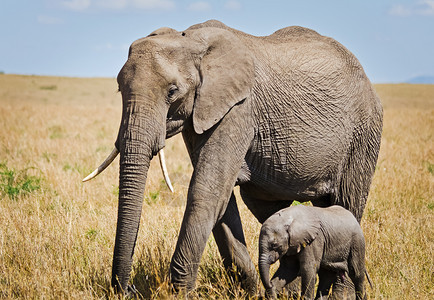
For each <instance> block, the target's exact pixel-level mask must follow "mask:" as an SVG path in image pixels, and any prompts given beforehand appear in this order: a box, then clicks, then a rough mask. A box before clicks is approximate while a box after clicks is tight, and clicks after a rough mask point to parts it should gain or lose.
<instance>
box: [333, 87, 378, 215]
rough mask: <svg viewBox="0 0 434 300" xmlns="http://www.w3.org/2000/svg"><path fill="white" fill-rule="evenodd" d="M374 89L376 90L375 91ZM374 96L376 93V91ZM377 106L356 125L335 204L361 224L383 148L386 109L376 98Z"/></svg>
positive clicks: (374, 98) (338, 185) (342, 170)
mask: <svg viewBox="0 0 434 300" xmlns="http://www.w3.org/2000/svg"><path fill="white" fill-rule="evenodd" d="M372 92H373V91H372ZM373 93H374V95H375V92H373ZM373 100H374V101H373V102H374V103H373V104H374V108H372V109H371V111H370V114H369V115H368V116H365V118H361V120H360V121H359V122H358V125H357V126H356V127H355V128H354V131H353V136H352V140H351V143H350V146H349V148H348V152H347V156H346V160H345V161H344V163H343V165H342V169H341V178H340V181H338V184H337V188H336V190H337V191H336V194H335V198H334V199H332V202H334V203H333V204H337V205H340V206H343V207H345V208H346V209H348V210H349V211H351V212H352V213H353V215H354V216H355V217H356V219H357V221H358V222H359V223H360V220H361V219H362V215H363V211H364V209H365V205H366V201H367V198H368V193H369V188H370V185H371V181H372V177H373V175H374V171H375V166H376V164H377V158H378V153H379V150H380V142H381V131H382V123H383V110H382V107H381V104H380V100H379V99H378V97H377V96H376V95H375V97H373Z"/></svg>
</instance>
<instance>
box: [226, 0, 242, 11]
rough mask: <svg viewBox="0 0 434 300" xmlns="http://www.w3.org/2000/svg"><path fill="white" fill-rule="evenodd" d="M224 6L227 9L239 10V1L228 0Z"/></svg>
mask: <svg viewBox="0 0 434 300" xmlns="http://www.w3.org/2000/svg"><path fill="white" fill-rule="evenodd" d="M225 8H226V9H227V10H239V9H240V8H241V3H240V2H238V1H236V0H229V1H227V2H226V3H225Z"/></svg>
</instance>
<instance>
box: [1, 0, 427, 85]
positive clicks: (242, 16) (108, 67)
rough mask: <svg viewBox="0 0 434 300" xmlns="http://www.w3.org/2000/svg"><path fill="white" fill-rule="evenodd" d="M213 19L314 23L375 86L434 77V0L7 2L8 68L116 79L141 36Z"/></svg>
mask: <svg viewBox="0 0 434 300" xmlns="http://www.w3.org/2000/svg"><path fill="white" fill-rule="evenodd" d="M208 19H218V20H220V21H222V22H224V23H226V24H227V25H229V26H231V27H234V28H237V29H240V30H243V31H245V32H247V33H250V34H254V35H268V34H271V33H273V32H274V31H276V30H277V29H280V28H282V27H286V26H291V25H299V26H305V27H309V28H311V29H314V30H316V31H318V32H319V33H320V34H323V35H327V36H331V37H333V38H335V39H336V40H338V41H339V42H341V43H342V44H343V45H344V46H346V47H347V48H348V49H350V50H351V51H352V52H353V53H354V54H355V55H356V56H357V57H358V58H359V60H360V61H361V63H362V65H363V67H364V68H365V71H366V73H367V74H368V76H369V78H370V79H371V81H373V82H374V83H383V82H403V81H406V80H408V79H410V78H412V77H416V76H422V75H425V76H426V75H430V76H434V57H433V56H434V0H394V1H391V0H372V1H371V0H364V1H362V0H360V1H355V0H328V1H326V0H307V1H306V0H305V1H301V0H298V1H292V0H286V1H285V0H279V1H277V0H262V1H248V0H221V1H217V0H208V1H207V0H203V1H195V0H192V1H188V0H181V1H175V0H58V1H56V0H39V1H38V0H0V71H2V72H5V73H8V74H9V73H18V74H35V75H56V76H79V77H115V76H116V75H117V73H118V71H119V70H120V68H121V67H122V65H123V63H124V62H125V60H126V58H127V53H128V47H129V45H130V44H131V43H132V42H133V41H134V40H136V39H138V38H140V37H143V36H146V35H147V34H149V33H150V32H152V31H154V30H155V29H157V28H159V27H163V26H166V27H172V28H175V29H177V30H183V29H186V28H187V27H189V26H190V25H193V24H196V23H200V22H203V21H206V20H208Z"/></svg>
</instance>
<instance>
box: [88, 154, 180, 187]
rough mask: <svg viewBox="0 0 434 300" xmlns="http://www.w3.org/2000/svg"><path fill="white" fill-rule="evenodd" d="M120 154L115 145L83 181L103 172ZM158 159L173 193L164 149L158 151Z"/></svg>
mask: <svg viewBox="0 0 434 300" xmlns="http://www.w3.org/2000/svg"><path fill="white" fill-rule="evenodd" d="M118 155H119V150H118V149H117V148H116V147H115V148H114V149H113V150H112V152H111V153H110V154H109V155H108V156H107V158H106V159H105V160H104V161H103V162H102V164H101V165H100V166H99V167H98V168H96V169H95V170H94V171H93V172H92V173H90V174H89V175H88V176H86V177H85V178H84V179H83V180H82V182H86V181H89V180H92V179H93V178H95V177H96V176H98V175H99V174H101V173H102V172H103V171H104V170H105V169H106V168H107V167H108V166H109V165H110V164H111V163H112V162H113V161H114V160H115V158H116V157H117V156H118ZM158 159H159V161H160V167H161V171H162V172H163V177H164V181H165V182H166V185H167V187H168V188H169V190H170V191H171V192H172V193H173V191H174V190H173V186H172V182H171V181H170V177H169V172H167V167H166V158H165V155H164V150H163V149H161V150H160V151H158Z"/></svg>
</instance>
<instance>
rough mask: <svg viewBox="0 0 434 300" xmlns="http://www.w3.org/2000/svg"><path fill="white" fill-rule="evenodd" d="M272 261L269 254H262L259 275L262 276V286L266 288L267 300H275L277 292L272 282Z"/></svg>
mask: <svg viewBox="0 0 434 300" xmlns="http://www.w3.org/2000/svg"><path fill="white" fill-rule="evenodd" d="M271 263H272V262H270V259H269V257H268V255H267V254H262V255H260V257H259V264H258V266H259V275H260V276H261V281H262V284H263V285H264V287H265V296H266V298H267V299H275V298H276V295H275V291H274V288H273V285H272V284H271V281H270V265H271Z"/></svg>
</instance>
